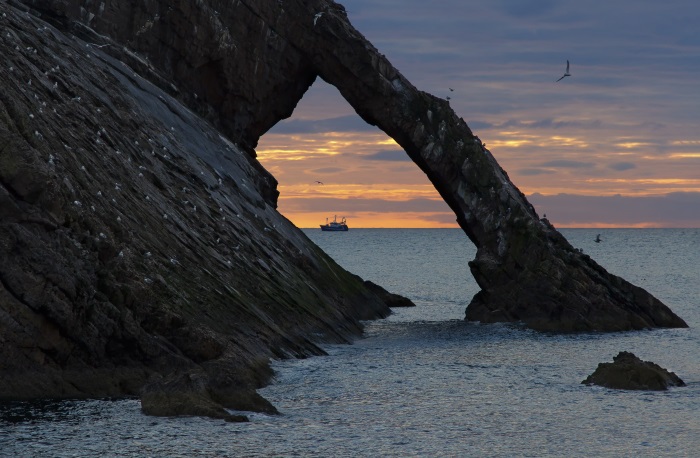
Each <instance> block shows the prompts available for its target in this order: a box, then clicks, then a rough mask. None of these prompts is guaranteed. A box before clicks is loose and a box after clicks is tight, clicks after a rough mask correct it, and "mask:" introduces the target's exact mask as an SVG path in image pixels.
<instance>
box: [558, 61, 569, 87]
mask: <svg viewBox="0 0 700 458" xmlns="http://www.w3.org/2000/svg"><path fill="white" fill-rule="evenodd" d="M567 76H571V73H569V61H568V60H567V61H566V72H564V76H562V77H561V78H559V79H558V80H556V81H555V83H558V82H559V81H561V80H563V79H564V78H566V77H567Z"/></svg>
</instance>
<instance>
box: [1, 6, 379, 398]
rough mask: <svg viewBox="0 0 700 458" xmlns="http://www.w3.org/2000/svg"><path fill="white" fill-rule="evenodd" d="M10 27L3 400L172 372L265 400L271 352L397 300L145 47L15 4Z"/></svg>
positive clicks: (112, 385)
mask: <svg viewBox="0 0 700 458" xmlns="http://www.w3.org/2000/svg"><path fill="white" fill-rule="evenodd" d="M0 30H2V36H1V37H0V55H2V56H3V59H2V60H3V62H2V69H1V70H0V88H1V90H0V342H1V345H0V373H2V377H0V399H22V398H36V397H83V396H109V395H125V394H131V395H134V394H137V393H138V392H139V390H140V389H141V387H142V386H143V384H144V383H145V382H146V381H147V380H149V379H153V378H156V379H157V378H158V376H159V375H169V374H170V373H171V372H172V371H177V372H181V373H186V374H188V377H190V376H193V374H194V375H196V376H197V377H198V379H199V380H204V382H203V385H204V386H205V388H206V390H207V392H208V393H209V394H210V395H211V397H212V398H213V399H214V400H215V401H217V402H221V403H222V404H223V405H226V406H227V407H234V408H239V409H252V410H271V409H272V408H271V406H269V405H267V404H266V403H265V401H264V400H262V399H260V398H258V397H257V396H256V395H255V392H254V389H255V388H257V387H260V386H261V385H262V384H263V383H265V382H266V381H267V379H268V377H269V376H270V370H269V367H268V361H269V359H270V358H282V357H288V356H293V357H304V356H307V355H314V354H320V353H322V351H321V350H320V349H319V348H318V347H317V343H319V342H347V341H349V340H351V339H352V338H353V337H354V336H357V335H359V333H360V332H361V326H360V323H359V320H363V319H371V318H377V317H383V316H386V315H387V314H388V313H389V310H388V308H387V306H386V305H385V304H384V303H383V302H381V301H380V300H379V299H378V298H377V296H376V295H374V294H373V293H371V292H370V291H369V290H367V289H366V288H365V287H364V285H363V283H362V280H361V279H359V278H358V277H356V276H354V275H351V274H349V273H348V272H346V271H344V270H343V269H341V268H340V267H339V266H337V265H336V264H335V262H333V261H332V260H331V259H330V258H328V257H327V256H326V255H325V254H324V253H322V252H321V251H320V250H319V249H318V248H317V247H316V246H315V245H313V244H312V243H311V242H310V241H309V240H308V239H307V238H306V237H305V236H304V235H303V233H302V232H301V231H299V230H298V229H297V228H296V227H294V226H293V225H292V224H291V223H290V222H289V221H287V220H286V219H285V218H284V217H283V216H281V215H280V214H279V213H278V212H277V211H276V210H275V208H274V203H275V202H274V198H273V195H274V193H273V192H272V191H274V183H272V182H271V181H270V180H269V178H268V177H267V176H266V175H265V173H264V172H261V170H262V168H261V167H260V166H259V165H258V164H257V162H256V161H255V160H254V159H252V158H251V157H250V155H249V154H247V153H246V152H244V151H243V150H242V148H240V147H238V146H237V145H235V144H234V143H232V142H231V141H229V140H228V139H226V138H225V137H224V136H223V135H222V134H221V133H219V131H217V130H216V129H215V128H214V127H212V125H211V124H209V123H208V122H206V121H204V120H203V119H202V118H201V117H199V116H197V115H196V114H194V113H193V112H192V111H190V110H189V109H188V108H186V107H185V106H184V105H182V104H181V103H180V102H179V101H178V100H176V99H175V98H173V97H172V96H171V95H169V94H167V93H166V92H164V91H163V90H161V89H159V88H158V87H156V86H155V85H154V84H152V83H151V82H149V81H148V80H147V79H145V78H144V77H143V73H139V72H138V71H137V70H136V68H135V67H138V66H139V65H143V67H142V68H141V71H142V72H145V73H148V71H147V64H145V63H144V62H143V61H141V60H139V58H137V57H135V56H134V55H132V54H130V52H129V51H126V50H124V49H122V48H120V49H119V52H120V53H124V54H122V55H121V56H122V57H123V59H122V60H117V59H115V58H114V57H112V56H110V55H108V54H106V53H105V52H104V51H103V50H104V49H105V48H99V47H98V46H97V44H96V43H93V44H91V43H89V42H86V41H83V40H81V39H79V38H75V37H72V36H70V35H68V34H64V33H62V32H61V31H59V30H58V29H56V28H54V27H53V26H51V25H49V24H47V23H46V22H44V21H43V20H41V19H39V18H38V17H37V16H35V15H34V14H29V13H27V12H23V11H22V10H20V9H17V8H14V7H10V6H9V5H8V4H6V3H4V2H3V3H0ZM131 64H134V66H131ZM167 88H170V90H171V91H173V92H174V89H173V88H172V87H171V86H170V83H168V85H167Z"/></svg>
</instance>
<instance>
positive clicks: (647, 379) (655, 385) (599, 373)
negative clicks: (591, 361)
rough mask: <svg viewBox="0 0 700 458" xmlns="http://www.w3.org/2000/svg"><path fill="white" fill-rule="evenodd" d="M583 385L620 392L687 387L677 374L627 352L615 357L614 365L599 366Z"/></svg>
mask: <svg viewBox="0 0 700 458" xmlns="http://www.w3.org/2000/svg"><path fill="white" fill-rule="evenodd" d="M581 383H583V384H586V385H600V386H604V387H607V388H615V389H620V390H666V389H668V387H670V386H685V383H684V382H683V380H681V379H680V378H679V377H678V376H677V375H676V374H675V373H673V372H669V371H668V370H666V369H664V368H662V367H661V366H659V365H658V364H655V363H652V362H650V361H642V360H641V359H639V358H638V357H637V356H635V355H634V354H633V353H630V352H626V351H621V352H620V353H619V354H618V355H617V356H615V357H614V358H613V362H612V363H600V364H598V367H597V368H596V370H595V371H594V372H593V373H592V374H591V375H589V376H588V377H587V378H586V379H585V380H584V381H582V382H581Z"/></svg>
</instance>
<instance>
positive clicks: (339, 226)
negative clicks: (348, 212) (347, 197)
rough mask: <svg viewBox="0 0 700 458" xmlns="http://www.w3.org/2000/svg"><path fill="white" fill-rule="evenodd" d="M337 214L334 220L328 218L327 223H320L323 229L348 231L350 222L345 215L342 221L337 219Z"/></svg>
mask: <svg viewBox="0 0 700 458" xmlns="http://www.w3.org/2000/svg"><path fill="white" fill-rule="evenodd" d="M337 218H338V217H337V216H334V217H333V221H331V222H330V223H329V222H328V218H326V224H320V226H321V230H322V231H329V232H346V231H347V230H348V224H347V223H346V222H345V217H343V218H341V220H340V222H338V220H337Z"/></svg>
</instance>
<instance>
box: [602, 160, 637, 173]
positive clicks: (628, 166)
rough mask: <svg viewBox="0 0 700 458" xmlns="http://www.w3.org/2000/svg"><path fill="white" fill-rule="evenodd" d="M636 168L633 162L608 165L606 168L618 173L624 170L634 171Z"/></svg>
mask: <svg viewBox="0 0 700 458" xmlns="http://www.w3.org/2000/svg"><path fill="white" fill-rule="evenodd" d="M636 167H637V164H635V163H633V162H615V163H614V164H610V165H608V168H611V169H613V170H617V171H618V172H624V171H625V170H630V169H634V168H636Z"/></svg>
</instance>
